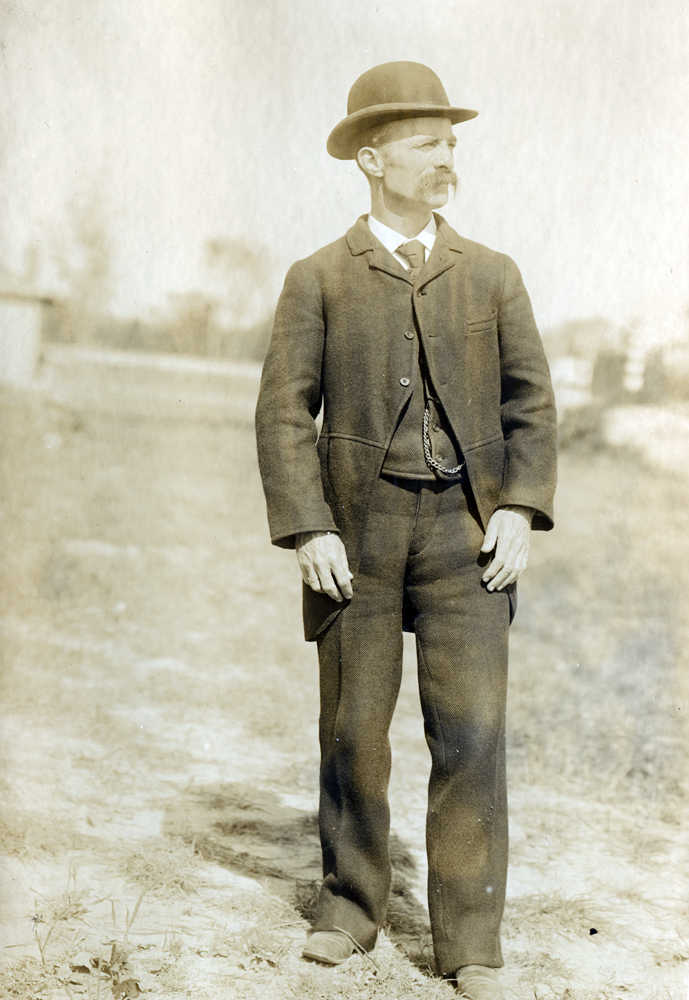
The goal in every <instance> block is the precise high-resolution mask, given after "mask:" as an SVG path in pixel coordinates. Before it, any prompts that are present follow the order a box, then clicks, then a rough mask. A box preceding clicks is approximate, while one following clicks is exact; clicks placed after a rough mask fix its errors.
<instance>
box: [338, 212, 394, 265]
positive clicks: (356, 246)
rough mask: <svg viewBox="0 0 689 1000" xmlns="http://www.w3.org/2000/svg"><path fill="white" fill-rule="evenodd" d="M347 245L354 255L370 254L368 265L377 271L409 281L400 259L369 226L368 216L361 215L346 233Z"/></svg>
mask: <svg viewBox="0 0 689 1000" xmlns="http://www.w3.org/2000/svg"><path fill="white" fill-rule="evenodd" d="M345 239H346V240H347V245H348V246H349V250H350V253H351V254H352V256H353V257H358V256H360V255H361V254H364V253H365V254H368V266H369V267H370V268H375V270H377V271H385V272H386V273H387V274H391V275H392V276H393V277H394V278H403V279H404V280H405V281H409V278H408V277H407V272H406V271H405V269H404V268H403V267H402V265H401V264H400V262H399V261H397V260H395V258H394V257H393V256H392V254H391V253H390V251H389V250H386V249H385V247H384V246H383V244H382V243H381V242H380V240H378V239H376V237H375V236H374V235H373V233H372V232H371V230H370V229H369V228H368V223H367V222H366V216H365V215H362V216H360V217H359V218H358V219H357V220H356V222H355V223H354V225H353V226H352V228H351V229H349V230H348V231H347V233H346V235H345Z"/></svg>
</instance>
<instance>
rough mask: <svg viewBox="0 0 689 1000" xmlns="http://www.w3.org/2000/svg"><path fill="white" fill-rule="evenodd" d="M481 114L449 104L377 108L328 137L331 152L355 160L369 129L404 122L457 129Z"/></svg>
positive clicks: (347, 121) (349, 119)
mask: <svg viewBox="0 0 689 1000" xmlns="http://www.w3.org/2000/svg"><path fill="white" fill-rule="evenodd" d="M477 114H478V111H471V110H469V108H452V107H449V106H448V105H445V104H376V105H373V106H372V107H370V108H362V110H361V111H355V112H354V114H352V115H347V117H346V118H343V119H342V121H341V122H339V123H338V124H337V125H336V126H335V128H334V129H333V130H332V132H331V133H330V135H329V136H328V142H327V150H328V152H329V153H330V155H331V156H334V157H335V159H336V160H354V159H356V154H357V152H358V148H357V139H358V138H359V136H360V135H361V133H362V132H363V131H364V130H365V129H369V128H371V127H373V126H375V125H386V124H387V123H388V122H394V121H400V120H402V119H404V118H448V119H449V120H450V122H452V124H453V125H458V124H459V122H466V121H469V119H470V118H475V117H476V116H477Z"/></svg>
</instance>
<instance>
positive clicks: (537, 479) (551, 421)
mask: <svg viewBox="0 0 689 1000" xmlns="http://www.w3.org/2000/svg"><path fill="white" fill-rule="evenodd" d="M504 262H505V272H504V283H503V289H502V296H501V300H500V305H499V309H498V334H499V339H500V371H501V387H500V388H501V398H500V416H501V421H502V430H503V436H504V439H505V469H504V475H503V481H502V488H501V491H500V497H499V501H498V506H499V507H505V506H509V505H520V506H524V507H532V508H534V510H535V511H536V513H535V515H534V518H533V522H532V527H534V528H535V529H537V530H538V529H540V530H543V531H547V530H549V529H550V528H552V526H553V495H554V493H555V484H556V476H557V472H556V468H557V417H556V413H555V399H554V395H553V389H552V384H551V381H550V371H549V369H548V362H547V360H546V357H545V352H544V350H543V345H542V343H541V338H540V336H539V333H538V330H537V328H536V323H535V320H534V316H533V311H532V309H531V302H530V301H529V296H528V294H527V291H526V289H525V288H524V283H523V281H522V278H521V274H520V273H519V269H518V268H517V265H516V264H515V263H514V261H513V260H511V259H510V258H509V257H505V258H504Z"/></svg>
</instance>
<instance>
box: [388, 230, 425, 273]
mask: <svg viewBox="0 0 689 1000" xmlns="http://www.w3.org/2000/svg"><path fill="white" fill-rule="evenodd" d="M395 253H398V254H399V255H400V257H404V259H405V260H407V261H409V266H410V271H409V277H410V278H411V280H412V281H416V276H417V275H418V273H419V271H420V270H421V268H422V267H423V265H424V263H425V260H426V248H425V246H424V245H423V243H422V242H421V240H409V242H408V243H401V244H400V245H399V246H398V247H397V250H396V251H395Z"/></svg>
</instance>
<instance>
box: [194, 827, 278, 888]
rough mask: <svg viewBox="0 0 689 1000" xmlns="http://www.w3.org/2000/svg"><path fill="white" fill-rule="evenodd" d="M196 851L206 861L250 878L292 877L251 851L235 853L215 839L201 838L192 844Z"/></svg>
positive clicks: (197, 838)
mask: <svg viewBox="0 0 689 1000" xmlns="http://www.w3.org/2000/svg"><path fill="white" fill-rule="evenodd" d="M192 843H193V844H194V846H195V848H196V851H197V852H198V853H199V854H200V856H201V857H202V858H203V859H204V860H205V861H211V862H213V863H214V864H217V865H221V866H222V867H223V868H229V869H230V871H233V872H237V873H238V874H239V875H246V876H248V877H249V878H275V879H288V878H289V877H290V876H289V875H288V874H287V872H285V871H284V870H283V869H282V868H279V867H278V866H277V865H273V864H271V863H270V862H269V861H264V860H263V859H262V858H258V857H256V855H255V854H251V853H250V852H249V851H235V850H233V849H232V848H231V847H228V846H227V844H223V843H221V842H220V841H219V840H216V839H215V837H208V836H200V837H196V838H195V840H194V841H193V842H192Z"/></svg>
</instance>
